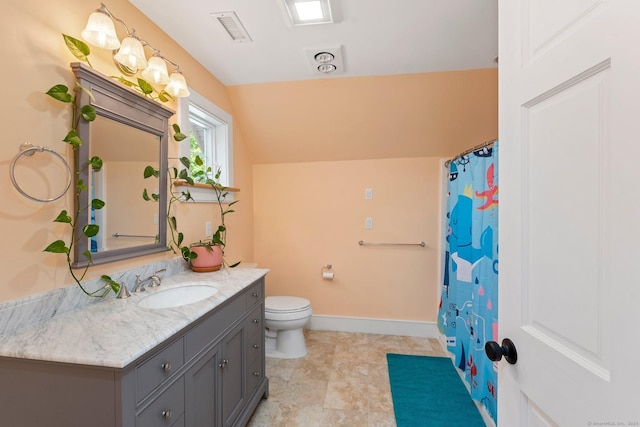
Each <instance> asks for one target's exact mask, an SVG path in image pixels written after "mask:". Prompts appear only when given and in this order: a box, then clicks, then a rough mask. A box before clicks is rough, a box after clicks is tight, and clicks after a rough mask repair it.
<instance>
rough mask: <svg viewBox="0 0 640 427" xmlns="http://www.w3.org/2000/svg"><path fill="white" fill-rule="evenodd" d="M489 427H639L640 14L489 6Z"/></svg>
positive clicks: (534, 2)
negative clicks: (493, 123) (507, 346)
mask: <svg viewBox="0 0 640 427" xmlns="http://www.w3.org/2000/svg"><path fill="white" fill-rule="evenodd" d="M499 4H500V8H499V10H500V53H499V55H500V56H499V64H500V65H499V67H500V68H499V81H500V84H499V91H500V95H499V105H500V113H499V118H500V132H499V137H500V242H499V254H500V279H499V280H500V285H499V289H500V295H499V297H500V313H499V315H500V326H499V328H500V331H499V334H500V340H502V339H503V338H510V339H511V340H512V341H513V342H514V343H515V346H516V348H517V351H518V361H517V363H516V364H515V365H511V364H507V362H506V361H504V359H503V361H501V362H499V364H498V366H499V373H498V375H499V387H498V397H499V401H498V425H499V426H504V427H514V426H546V425H550V426H563V427H564V426H568V427H573V426H590V425H593V426H596V425H607V426H608V425H616V426H629V425H635V426H638V425H640V1H639V0H500V3H499Z"/></svg>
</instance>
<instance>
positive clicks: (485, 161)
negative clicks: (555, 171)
mask: <svg viewBox="0 0 640 427" xmlns="http://www.w3.org/2000/svg"><path fill="white" fill-rule="evenodd" d="M447 187H448V188H447V190H448V201H447V238H446V240H447V241H446V254H445V268H444V280H443V286H442V296H441V299H440V308H439V312H438V314H439V315H438V327H439V329H440V332H441V333H442V334H443V335H444V336H445V338H446V341H447V349H448V351H449V352H450V353H452V354H453V356H454V364H455V366H457V367H458V368H459V369H460V371H461V372H463V373H464V378H465V380H466V382H467V384H468V386H469V388H470V392H471V397H472V398H473V399H474V400H476V401H478V402H480V403H482V405H484V407H485V408H486V409H487V412H488V413H489V415H491V416H492V417H493V420H494V421H496V424H497V407H496V396H497V367H496V366H495V365H494V363H493V362H491V361H490V360H489V359H488V358H487V356H486V355H485V352H484V345H485V342H487V341H497V338H498V144H497V142H496V143H495V144H494V145H493V147H484V148H481V149H479V150H477V151H474V152H473V153H471V154H469V155H465V156H461V157H459V158H457V159H455V160H453V161H452V162H451V163H450V164H449V181H448V186H447Z"/></svg>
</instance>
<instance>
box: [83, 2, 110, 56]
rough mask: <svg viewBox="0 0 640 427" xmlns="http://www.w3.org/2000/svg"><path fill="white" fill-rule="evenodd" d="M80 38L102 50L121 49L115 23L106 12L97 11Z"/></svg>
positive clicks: (90, 16) (92, 15)
mask: <svg viewBox="0 0 640 427" xmlns="http://www.w3.org/2000/svg"><path fill="white" fill-rule="evenodd" d="M80 36H81V37H82V38H83V39H84V40H85V41H86V42H87V43H89V44H91V45H93V46H97V47H99V48H102V49H117V48H119V47H120V40H118V36H117V35H116V29H115V27H114V26H113V21H112V20H111V18H110V17H109V15H107V14H106V13H104V12H101V11H99V10H96V11H95V12H93V13H92V14H91V15H89V19H88V20H87V26H86V27H85V28H84V30H82V32H81V33H80Z"/></svg>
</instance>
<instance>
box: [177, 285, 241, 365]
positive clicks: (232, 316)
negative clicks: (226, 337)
mask: <svg viewBox="0 0 640 427" xmlns="http://www.w3.org/2000/svg"><path fill="white" fill-rule="evenodd" d="M244 312H245V301H244V298H242V297H240V298H235V299H233V300H231V301H227V302H225V303H224V304H223V305H222V307H219V308H217V309H216V310H215V311H214V312H213V313H212V314H209V315H208V317H207V318H206V319H205V320H203V321H202V322H200V323H199V324H198V325H197V326H196V327H194V328H193V329H192V330H191V331H189V332H188V333H187V341H186V355H187V360H191V358H192V357H194V356H195V355H196V354H198V353H199V352H200V351H202V350H204V349H205V347H206V346H207V345H209V344H210V343H211V342H213V341H214V340H215V339H216V338H218V337H219V336H220V334H222V333H223V332H224V330H225V329H227V328H228V327H229V326H230V325H232V324H233V323H235V322H236V321H237V320H238V319H240V317H241V316H242V314H243V313H244Z"/></svg>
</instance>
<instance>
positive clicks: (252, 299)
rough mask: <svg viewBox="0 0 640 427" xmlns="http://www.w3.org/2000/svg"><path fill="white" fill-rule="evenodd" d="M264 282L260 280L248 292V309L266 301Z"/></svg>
mask: <svg viewBox="0 0 640 427" xmlns="http://www.w3.org/2000/svg"><path fill="white" fill-rule="evenodd" d="M263 285H264V281H263V280H259V281H258V282H256V283H255V284H253V285H251V286H250V287H249V289H247V290H246V291H245V292H246V298H247V308H249V307H251V306H253V305H254V304H256V303H257V302H261V301H262V300H263V299H264V286H263Z"/></svg>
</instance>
